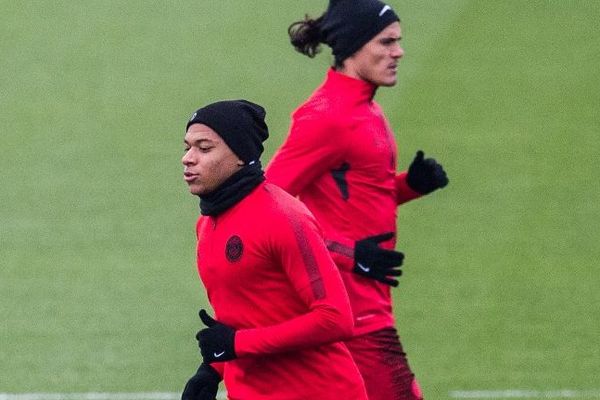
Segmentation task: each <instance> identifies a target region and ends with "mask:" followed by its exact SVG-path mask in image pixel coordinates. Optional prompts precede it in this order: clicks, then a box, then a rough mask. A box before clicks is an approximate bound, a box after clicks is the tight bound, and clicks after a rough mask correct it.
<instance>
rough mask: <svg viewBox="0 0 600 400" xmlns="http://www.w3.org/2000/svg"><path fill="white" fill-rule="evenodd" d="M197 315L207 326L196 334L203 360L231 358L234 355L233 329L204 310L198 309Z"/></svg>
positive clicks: (209, 361)
mask: <svg viewBox="0 0 600 400" xmlns="http://www.w3.org/2000/svg"><path fill="white" fill-rule="evenodd" d="M199 315H200V319H201V320H202V322H203V323H204V325H206V326H208V328H205V329H202V330H201V331H199V332H198V333H197V334H196V339H198V346H199V347H200V353H201V354H202V358H203V359H204V362H205V363H211V362H215V361H229V360H233V359H234V358H235V357H236V355H235V349H234V339H235V329H233V328H230V327H229V326H227V325H224V324H222V323H220V322H218V321H215V320H214V319H213V318H212V317H210V316H209V315H208V314H207V313H206V311H205V310H200V313H199Z"/></svg>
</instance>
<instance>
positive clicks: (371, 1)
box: [288, 0, 400, 65]
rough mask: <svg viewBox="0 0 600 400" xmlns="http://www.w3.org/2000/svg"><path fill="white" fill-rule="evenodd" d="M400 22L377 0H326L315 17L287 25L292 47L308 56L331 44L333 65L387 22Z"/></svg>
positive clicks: (373, 35) (363, 43)
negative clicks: (327, 3)
mask: <svg viewBox="0 0 600 400" xmlns="http://www.w3.org/2000/svg"><path fill="white" fill-rule="evenodd" d="M397 21H400V18H399V17H398V15H397V14H396V13H395V12H394V10H393V9H392V7H390V6H389V5H388V4H385V3H384V2H382V1H381V0H330V1H329V7H328V8H327V11H325V13H324V14H323V15H321V16H320V17H319V18H316V19H312V18H310V17H309V16H308V15H307V16H305V18H304V19H303V20H301V21H297V22H294V23H292V24H291V25H290V27H289V28H288V34H289V35H290V42H291V43H292V45H293V46H294V48H295V49H296V50H297V51H298V52H300V53H302V54H304V55H307V56H308V57H311V58H312V57H314V56H315V55H317V54H318V53H319V52H320V51H321V46H320V45H321V43H325V44H326V45H328V46H329V47H331V50H332V53H333V56H334V57H335V63H336V65H342V63H343V61H344V60H345V59H346V58H348V57H350V56H352V55H353V54H354V53H356V52H357V51H358V50H359V49H360V48H361V47H363V46H364V45H365V44H366V43H367V42H368V41H370V40H371V39H373V38H374V37H375V36H376V35H377V34H378V33H379V32H381V31H382V30H384V29H385V28H386V27H387V26H389V25H390V24H392V23H394V22H397Z"/></svg>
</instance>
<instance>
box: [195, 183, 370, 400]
mask: <svg viewBox="0 0 600 400" xmlns="http://www.w3.org/2000/svg"><path fill="white" fill-rule="evenodd" d="M196 230H197V235H198V247H197V256H198V271H199V274H200V277H201V279H202V282H203V283H204V286H205V287H206V291H207V294H208V299H209V301H210V303H211V305H212V307H213V309H214V311H215V315H216V319H217V320H218V321H220V322H222V323H224V324H226V325H229V326H231V327H233V328H235V329H237V333H236V336H235V352H236V354H237V356H238V358H237V359H235V360H232V361H228V362H225V363H217V364H213V366H215V368H217V370H219V371H220V372H221V373H222V375H223V378H224V381H225V386H226V388H227V392H228V395H229V398H230V399H236V400H241V399H251V400H263V399H273V400H275V399H276V400H296V399H298V400H300V399H322V400H329V399H331V400H333V399H336V400H337V399H358V400H366V393H365V389H364V384H363V382H362V378H361V377H360V374H359V372H358V369H357V368H356V365H355V364H354V362H353V360H352V357H351V356H350V353H349V351H348V349H347V348H346V346H345V345H344V344H343V343H341V342H339V341H340V340H344V339H346V338H348V337H350V336H351V334H352V314H351V309H350V303H349V301H348V297H347V295H346V291H345V290H344V285H343V282H342V279H341V277H340V274H339V272H338V270H337V268H336V267H335V265H334V263H333V261H332V260H331V256H330V254H329V252H328V250H327V248H326V247H325V244H324V243H323V237H322V234H321V232H320V230H319V228H318V226H317V223H316V221H315V219H314V217H313V216H312V214H311V213H310V211H308V209H307V208H306V207H305V206H304V205H303V204H302V203H301V202H300V201H298V200H297V199H295V198H293V197H292V196H290V195H289V194H288V193H286V192H284V191H283V190H281V189H280V188H278V187H277V186H274V185H271V184H268V183H262V184H260V185H259V186H258V187H257V188H256V189H255V190H254V191H252V192H251V193H250V194H249V195H248V196H247V197H245V198H244V199H242V200H241V201H240V202H239V203H237V204H236V205H234V206H233V207H231V208H230V209H228V210H227V211H225V212H223V213H222V214H220V215H218V216H217V217H207V216H201V217H200V218H199V220H198V223H197V227H196Z"/></svg>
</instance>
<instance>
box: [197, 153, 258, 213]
mask: <svg viewBox="0 0 600 400" xmlns="http://www.w3.org/2000/svg"><path fill="white" fill-rule="evenodd" d="M264 180H265V176H264V172H263V170H262V167H261V165H260V162H256V163H254V164H252V165H246V166H244V167H243V168H242V169H240V170H239V171H237V172H236V173H234V174H233V175H231V176H230V177H229V178H227V180H226V181H225V182H223V183H222V184H221V186H219V187H218V188H217V189H215V190H214V191H212V192H210V193H209V194H206V195H202V196H201V197H200V213H201V214H202V215H210V216H217V215H219V214H221V213H223V212H225V211H227V210H228V209H230V208H231V207H233V206H234V205H236V204H237V203H239V202H240V201H241V200H242V199H243V198H244V197H246V196H248V195H249V194H250V192H252V191H253V190H254V188H256V187H257V186H258V185H259V184H261V183H262V182H263V181H264Z"/></svg>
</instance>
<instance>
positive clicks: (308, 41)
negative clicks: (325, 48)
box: [288, 15, 323, 58]
mask: <svg viewBox="0 0 600 400" xmlns="http://www.w3.org/2000/svg"><path fill="white" fill-rule="evenodd" d="M322 20H323V16H320V17H319V18H317V19H312V18H310V17H309V16H308V15H305V16H304V19H303V20H302V21H296V22H294V23H292V24H291V25H290V27H289V28H288V35H289V36H290V42H291V43H292V46H294V48H295V49H296V51H298V52H299V53H302V54H304V55H305V56H308V57H310V58H313V57H314V56H316V55H317V54H319V52H320V51H321V26H320V24H321V21H322Z"/></svg>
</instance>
